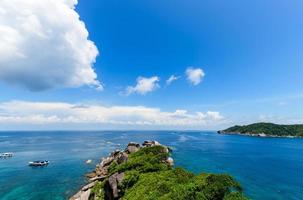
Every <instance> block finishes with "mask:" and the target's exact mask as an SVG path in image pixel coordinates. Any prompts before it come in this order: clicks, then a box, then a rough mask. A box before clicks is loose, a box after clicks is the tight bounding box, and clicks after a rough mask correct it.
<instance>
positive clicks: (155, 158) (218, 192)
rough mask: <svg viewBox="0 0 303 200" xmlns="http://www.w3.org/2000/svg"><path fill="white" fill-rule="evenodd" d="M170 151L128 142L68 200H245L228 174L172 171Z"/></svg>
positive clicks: (151, 144)
mask: <svg viewBox="0 0 303 200" xmlns="http://www.w3.org/2000/svg"><path fill="white" fill-rule="evenodd" d="M170 154H171V149H170V148H169V147H166V146H164V145H161V144H160V143H159V142H157V141H145V142H144V143H143V144H142V146H141V145H140V144H137V143H133V142H131V143H129V144H128V145H127V147H126V149H125V150H123V151H118V150H117V151H114V152H112V153H111V154H110V155H109V156H108V157H107V158H103V159H102V161H101V163H99V164H98V165H97V166H96V169H95V170H94V171H93V172H91V173H89V174H87V178H88V182H89V183H88V184H87V185H85V186H84V187H82V189H80V191H79V192H78V193H76V194H75V195H74V196H73V197H71V198H70V200H119V199H123V200H145V199H146V200H150V199H155V200H156V199H162V200H189V199H191V200H198V199H199V200H200V199H201V200H221V199H222V200H244V199H247V198H246V197H245V196H244V195H243V194H242V188H241V186H240V184H239V183H238V182H237V181H235V180H234V179H233V178H232V177H231V176H229V175H227V174H209V173H201V174H199V175H195V174H193V173H191V172H188V171H186V170H185V169H182V168H179V167H177V168H174V167H173V165H174V162H173V159H172V158H171V157H170Z"/></svg>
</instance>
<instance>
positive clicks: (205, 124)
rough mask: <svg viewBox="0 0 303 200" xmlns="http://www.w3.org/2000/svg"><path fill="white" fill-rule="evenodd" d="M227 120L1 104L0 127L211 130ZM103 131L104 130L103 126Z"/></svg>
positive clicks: (138, 109) (131, 109) (127, 109)
mask: <svg viewBox="0 0 303 200" xmlns="http://www.w3.org/2000/svg"><path fill="white" fill-rule="evenodd" d="M224 120H225V118H224V117H223V116H222V115H221V114H220V113H219V112H214V111H207V112H204V113H202V112H196V113H188V111H186V110H180V109H178V110H176V111H174V112H165V111H162V110H160V109H159V108H149V107H145V106H102V105H98V104H89V105H83V104H71V103H62V102H51V103H46V102H26V101H9V102H2V103H0V127H1V126H2V127H3V125H5V126H6V127H7V126H11V127H14V126H15V125H26V124H27V125H28V124H31V125H45V127H47V125H50V124H54V125H56V126H55V127H58V125H60V124H68V125H70V126H69V127H70V128H73V127H74V125H77V124H81V125H84V124H86V125H87V124H88V125H90V124H99V125H105V124H110V125H114V127H116V126H118V125H125V127H129V126H134V127H136V128H140V127H141V128H142V127H150V128H152V129H154V128H159V127H166V128H175V129H178V128H198V129H202V128H209V127H213V126H217V125H218V124H220V123H223V122H224ZM101 127H102V126H101Z"/></svg>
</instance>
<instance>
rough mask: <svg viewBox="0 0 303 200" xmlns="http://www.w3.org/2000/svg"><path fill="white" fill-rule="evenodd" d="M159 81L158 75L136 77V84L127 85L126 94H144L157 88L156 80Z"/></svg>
mask: <svg viewBox="0 0 303 200" xmlns="http://www.w3.org/2000/svg"><path fill="white" fill-rule="evenodd" d="M159 81H160V79H159V77H158V76H152V77H150V78H146V77H141V76H140V77H138V78H137V84H136V85H135V86H128V87H127V88H126V95H130V94H133V93H138V94H143V95H144V94H146V93H148V92H152V91H154V90H156V89H157V88H159V84H158V82H159Z"/></svg>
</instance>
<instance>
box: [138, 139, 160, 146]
mask: <svg viewBox="0 0 303 200" xmlns="http://www.w3.org/2000/svg"><path fill="white" fill-rule="evenodd" d="M159 145H161V144H160V143H159V142H158V141H150V140H146V141H144V142H143V144H142V146H144V147H153V146H159Z"/></svg>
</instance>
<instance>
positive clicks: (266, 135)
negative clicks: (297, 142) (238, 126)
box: [217, 131, 298, 138]
mask: <svg viewBox="0 0 303 200" xmlns="http://www.w3.org/2000/svg"><path fill="white" fill-rule="evenodd" d="M217 133H219V134H226V135H242V136H250V137H268V138H298V136H293V135H283V136H278V135H268V134H265V133H258V134H254V133H240V132H227V131H218V132H217Z"/></svg>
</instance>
